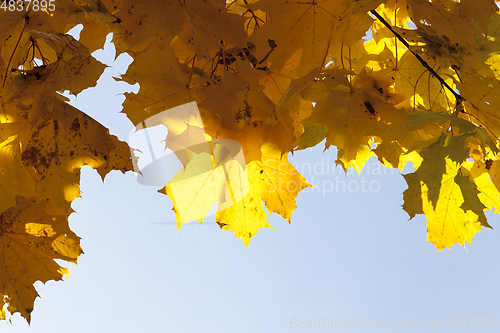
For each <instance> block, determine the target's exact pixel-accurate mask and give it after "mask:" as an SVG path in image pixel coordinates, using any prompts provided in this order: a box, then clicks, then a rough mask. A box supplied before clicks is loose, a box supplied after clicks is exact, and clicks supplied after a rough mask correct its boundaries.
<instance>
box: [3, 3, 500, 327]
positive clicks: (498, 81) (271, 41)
mask: <svg viewBox="0 0 500 333" xmlns="http://www.w3.org/2000/svg"><path fill="white" fill-rule="evenodd" d="M43 3H45V7H44V6H43ZM37 4H38V7H36V8H35V7H34V5H35V2H34V1H31V2H30V1H15V2H14V1H11V2H10V3H9V2H8V1H7V3H5V2H4V3H3V5H2V8H1V9H0V35H1V38H0V40H1V44H0V88H1V89H0V214H1V215H0V297H2V299H1V300H0V318H2V319H5V317H6V316H7V315H8V314H9V313H10V314H13V313H15V312H19V313H20V314H21V315H22V316H23V317H24V318H26V319H27V320H28V321H29V320H30V313H31V311H32V310H33V304H34V300H35V298H36V297H37V292H36V290H35V289H34V287H33V283H34V282H35V281H42V282H46V281H48V280H60V279H62V278H63V276H64V274H66V273H67V270H66V269H65V268H62V267H60V266H59V265H58V264H57V263H56V262H55V261H54V259H64V260H67V261H70V262H76V260H77V258H78V256H79V255H80V254H81V253H82V250H81V248H80V245H79V237H78V236H76V235H75V234H74V233H73V232H72V231H71V230H70V229H69V227H68V220H67V219H68V216H69V214H70V213H71V212H72V210H71V206H70V204H71V202H72V201H73V200H74V199H75V198H77V197H78V196H79V178H80V168H81V167H82V166H84V165H89V166H91V167H92V168H95V169H97V170H98V172H99V173H100V174H101V175H102V176H103V177H104V175H105V174H106V173H108V172H109V171H110V170H121V171H123V172H125V171H127V170H132V169H133V167H132V160H131V154H130V149H129V147H128V145H127V144H126V143H124V142H121V141H119V140H117V138H116V137H114V136H111V135H110V134H109V132H108V130H107V129H106V128H104V127H103V126H102V125H100V124H99V123H97V122H96V121H95V120H93V119H92V118H90V117H88V116H86V115H85V114H84V113H82V112H81V111H79V110H77V109H75V108H74V107H72V106H70V105H69V104H67V103H66V99H65V98H64V97H63V96H62V95H61V94H60V92H62V91H69V92H70V93H71V94H75V95H76V94H78V93H80V92H81V91H82V90H84V89H86V88H89V87H92V86H94V85H95V84H96V81H97V79H98V78H99V76H100V75H101V74H102V72H103V71H104V69H105V66H104V65H103V64H101V63H99V62H98V61H97V60H95V59H94V58H93V57H92V56H91V52H93V51H95V50H97V49H99V48H102V47H103V45H104V42H105V39H106V36H107V35H108V34H109V33H113V43H114V44H115V47H116V50H117V54H120V53H123V52H127V53H128V54H130V55H131V56H132V57H133V58H134V62H133V63H132V65H131V66H130V67H129V69H128V71H127V73H126V74H125V75H123V77H121V78H118V80H123V81H125V82H127V83H130V84H134V83H139V85H140V90H139V92H138V93H137V94H132V93H128V94H126V100H125V102H124V104H123V112H124V113H125V114H126V115H127V116H128V118H129V119H130V120H131V121H132V122H133V123H134V125H139V124H145V123H144V122H145V121H146V120H147V119H148V118H150V117H152V116H154V115H157V114H160V113H162V112H164V111H165V110H169V109H172V108H175V107H178V106H180V105H185V104H187V103H190V102H196V105H197V106H198V108H199V112H200V115H201V118H199V117H198V118H197V117H196V116H194V115H187V116H185V117H184V118H183V117H181V116H178V115H177V114H176V113H175V112H172V113H168V112H167V113H166V114H167V116H166V117H163V118H162V123H163V124H164V125H165V126H167V127H168V129H169V136H168V137H167V138H166V142H167V147H168V148H172V149H173V150H179V149H178V148H182V149H181V150H182V153H179V154H178V157H179V159H180V160H181V162H182V163H183V165H184V169H183V170H181V171H180V172H179V173H178V174H177V175H175V176H174V178H173V179H172V181H178V180H189V179H191V178H192V177H190V175H191V174H194V173H196V174H200V172H198V171H199V168H202V169H203V168H204V170H205V169H206V168H208V170H212V171H211V172H208V173H205V174H206V175H205V176H203V177H205V178H203V179H198V180H196V181H190V182H189V181H188V182H187V183H186V184H187V185H185V186H184V187H182V188H181V189H180V190H177V193H181V195H180V196H179V195H175V198H174V195H173V194H172V193H173V191H174V188H173V186H174V185H173V183H172V181H171V183H169V184H168V185H167V186H166V187H165V188H164V189H162V190H161V191H160V192H162V193H165V194H166V195H168V196H169V197H170V198H171V199H172V201H173V203H174V210H175V213H176V216H177V225H178V227H180V226H181V225H182V224H184V223H186V222H188V221H190V220H199V221H200V222H201V221H202V220H203V217H204V216H205V215H206V214H207V212H208V210H209V209H210V208H211V207H212V205H213V204H215V203H219V210H218V212H217V214H216V221H217V222H218V224H219V226H220V227H221V228H222V229H224V230H231V231H232V232H234V234H235V236H237V237H239V238H241V239H242V240H243V242H244V243H245V244H246V245H247V246H248V243H249V240H250V238H251V237H253V236H254V235H255V234H256V233H257V231H258V230H259V229H260V228H263V227H271V226H270V225H269V224H268V222H267V213H266V211H265V210H264V207H263V205H265V208H266V209H267V211H268V212H269V213H277V214H279V215H280V216H282V217H283V218H285V219H286V220H287V221H290V218H291V215H292V212H293V210H294V209H295V208H296V203H295V199H296V196H297V195H298V193H299V192H300V191H301V190H302V189H304V188H305V187H307V186H310V185H309V184H308V183H307V181H306V180H305V179H304V177H302V176H301V175H300V174H298V172H297V170H296V169H295V168H294V167H293V166H292V165H291V164H290V163H289V162H288V160H287V155H288V153H290V152H294V151H297V150H301V149H305V148H308V147H312V146H315V145H317V144H318V143H320V142H322V141H323V140H324V139H326V146H325V149H326V148H329V147H332V146H334V147H335V148H334V149H336V150H337V163H338V164H340V165H341V166H342V167H343V168H344V170H347V169H348V168H351V167H352V168H354V169H355V170H357V171H358V172H359V171H360V170H361V169H362V168H363V166H364V164H365V163H366V161H367V160H368V159H369V158H370V157H372V156H376V157H377V158H378V160H379V161H380V162H381V163H382V164H383V165H385V166H387V167H389V168H399V169H403V167H404V166H405V165H406V163H407V162H411V163H412V165H413V167H414V168H415V169H416V171H415V172H413V173H410V174H406V175H405V176H404V177H405V180H406V182H407V184H408V189H407V190H406V191H405V192H404V193H403V198H404V205H403V209H404V210H405V211H406V212H407V213H408V214H409V215H410V217H412V218H413V217H414V216H415V215H417V214H425V216H426V219H427V231H428V236H427V239H428V240H429V241H430V242H432V243H433V244H434V245H435V246H436V248H437V249H438V250H442V249H443V248H445V247H448V248H451V246H452V245H453V244H457V243H458V244H462V245H464V244H465V242H469V243H470V242H471V239H472V238H473V237H474V235H475V234H476V233H477V232H479V231H480V230H481V227H482V226H485V227H490V225H489V223H488V221H487V218H486V216H485V211H488V210H492V211H493V212H494V213H499V212H500V210H499V208H500V201H499V199H500V193H499V190H500V162H499V161H498V160H499V158H500V155H499V152H500V151H499V149H498V146H499V138H500V136H499V135H500V43H499V40H497V39H498V38H499V37H500V14H499V12H498V8H497V6H496V5H495V2H494V1H493V0H481V1H476V0H461V1H460V2H457V1H455V0H433V1H430V0H388V1H387V0H319V1H318V0H300V1H298V0H286V1H285V0H260V1H254V0H234V1H227V2H226V1H221V0H206V1H205V0H166V1H160V0H156V1H154V0H148V1H135V0H102V1H99V0H88V1H87V0H57V1H56V2H53V1H45V2H43V1H40V2H37ZM49 4H53V7H49V6H48V5H49ZM78 24H82V25H83V30H82V31H81V34H80V38H79V40H78V41H77V40H75V39H74V38H73V37H71V36H69V35H67V34H65V33H66V32H68V30H69V29H71V28H72V27H74V26H76V25H78ZM367 32H368V34H369V35H370V36H371V37H372V38H366V37H365V35H367ZM164 114H165V113H164ZM200 131H202V132H203V134H200V133H201V132H200ZM200 135H203V137H204V138H207V139H208V142H209V145H210V150H208V151H197V150H195V149H190V146H192V145H189V144H187V143H189V142H193V140H197V139H196V138H195V137H196V136H200ZM222 139H231V140H235V141H237V142H239V144H240V145H241V147H242V151H243V154H244V158H245V162H244V163H243V165H240V164H238V163H236V164H228V163H226V162H228V161H227V160H225V159H224V158H223V157H221V156H219V155H218V152H217V149H216V147H217V140H222ZM174 148H176V149H174ZM331 149H332V148H331ZM222 166H223V168H222ZM222 170H223V171H222ZM243 175H244V177H243ZM245 180H247V181H245ZM226 184H227V186H226V187H224V190H220V189H221V188H222V187H221V186H222V185H226ZM281 184H285V185H281ZM289 184H294V185H295V186H290V185H289ZM207 186H209V187H207ZM193 189H194V190H193ZM290 189H293V190H290ZM179 191H180V192H179ZM214 193H216V195H215V194H214ZM227 203H232V204H231V205H228V204H227Z"/></svg>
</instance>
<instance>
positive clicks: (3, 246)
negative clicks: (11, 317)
mask: <svg viewBox="0 0 500 333" xmlns="http://www.w3.org/2000/svg"><path fill="white" fill-rule="evenodd" d="M67 218H68V214H66V213H64V212H63V211H61V210H60V209H58V208H55V207H54V206H53V204H51V202H50V201H48V200H43V201H40V202H39V203H36V201H35V200H32V199H27V198H24V197H19V196H18V197H17V198H16V205H15V206H13V207H11V208H9V209H8V210H6V211H4V212H3V213H2V214H1V215H0V258H1V259H0V272H1V274H0V276H1V279H0V296H2V303H0V304H1V305H2V309H3V306H4V305H5V304H7V310H8V311H9V312H10V313H14V312H20V313H21V315H22V316H23V317H24V318H26V320H27V321H28V322H29V321H30V314H31V312H32V311H33V303H34V301H35V298H36V297H37V296H38V294H37V292H36V290H35V288H34V287H33V283H34V282H35V281H42V282H44V283H45V282H47V281H49V280H62V278H63V276H64V275H65V274H68V270H67V269H66V268H62V267H60V266H59V265H58V264H57V263H56V262H55V261H54V259H64V260H66V261H69V262H74V263H76V260H77V258H78V256H79V255H80V254H81V253H83V252H82V249H81V248H80V245H79V243H80V238H79V237H77V236H76V235H75V233H74V232H72V231H71V230H70V229H69V227H68V222H67Z"/></svg>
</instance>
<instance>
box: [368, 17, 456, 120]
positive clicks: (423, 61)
mask: <svg viewBox="0 0 500 333" xmlns="http://www.w3.org/2000/svg"><path fill="white" fill-rule="evenodd" d="M370 13H372V14H373V15H375V17H376V18H378V19H379V20H380V22H382V23H383V24H384V25H385V26H386V27H387V29H389V30H390V31H391V32H392V33H393V34H394V36H396V38H397V39H399V41H400V42H401V43H403V45H404V46H406V47H407V48H408V51H410V52H411V53H412V54H413V55H414V56H415V58H417V59H418V61H420V63H421V64H422V66H424V67H425V68H426V69H427V70H428V71H429V72H430V73H431V74H432V75H434V77H435V78H436V79H438V81H439V83H441V84H442V85H443V86H444V87H445V88H446V89H448V90H449V91H450V92H451V93H452V94H453V96H455V99H456V100H457V102H456V108H457V110H460V111H461V112H464V111H463V110H462V108H461V107H460V105H461V104H462V102H463V101H465V98H463V97H462V95H460V94H459V93H457V92H456V91H455V90H454V89H452V88H451V87H450V86H449V85H448V83H446V82H445V80H443V78H442V77H441V76H439V74H438V73H436V71H435V70H434V69H433V68H432V67H431V66H429V64H428V63H427V62H426V61H425V60H424V59H423V58H422V57H421V56H420V55H419V54H417V53H415V52H413V50H412V49H411V48H410V44H408V42H407V41H406V39H404V38H403V37H401V35H400V34H398V33H397V32H396V31H395V30H394V29H393V28H392V26H391V25H390V24H389V23H388V22H387V21H386V20H384V18H383V17H382V16H380V14H379V13H377V11H376V10H370Z"/></svg>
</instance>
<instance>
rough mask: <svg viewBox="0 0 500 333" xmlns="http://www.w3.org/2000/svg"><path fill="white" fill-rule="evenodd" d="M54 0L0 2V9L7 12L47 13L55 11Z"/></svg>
mask: <svg viewBox="0 0 500 333" xmlns="http://www.w3.org/2000/svg"><path fill="white" fill-rule="evenodd" d="M54 2H55V0H17V1H16V0H2V4H1V5H0V9H1V10H3V11H9V12H16V11H17V12H20V11H29V10H32V11H35V12H37V11H44V12H45V11H49V12H53V11H54V10H56V5H55V3H54Z"/></svg>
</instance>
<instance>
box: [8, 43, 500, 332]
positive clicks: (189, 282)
mask: <svg viewBox="0 0 500 333" xmlns="http://www.w3.org/2000/svg"><path fill="white" fill-rule="evenodd" d="M113 52H114V49H113V47H112V46H111V45H110V44H108V45H107V46H106V50H105V51H104V52H102V51H100V52H96V53H95V56H96V57H98V58H99V59H100V60H101V61H103V62H104V63H106V64H108V65H110V66H111V67H110V68H108V69H107V70H106V72H105V74H104V75H103V77H102V78H101V79H100V81H99V85H98V87H97V88H96V89H89V90H87V91H85V92H83V93H82V94H81V95H79V96H78V98H77V100H76V101H74V102H73V104H75V105H76V106H78V107H79V108H81V109H82V110H83V111H84V112H86V113H88V114H89V115H91V116H92V117H94V118H96V119H97V120H98V121H100V122H101V123H102V124H104V125H105V126H107V127H109V128H110V129H111V133H112V134H115V135H118V136H119V138H120V139H121V140H127V139H128V135H129V132H130V130H131V129H132V124H131V123H130V122H129V121H128V120H127V119H126V117H125V116H124V115H123V114H119V113H118V112H119V111H120V109H121V102H122V101H123V97H122V96H119V94H120V93H121V92H122V91H123V90H124V88H125V87H124V86H123V85H120V84H117V83H116V82H115V81H114V80H112V79H111V75H117V74H118V73H120V72H124V71H125V70H126V66H127V64H128V62H127V58H126V57H124V56H121V57H119V58H118V61H117V62H116V63H113V59H114V53H113ZM322 150H323V147H322V145H320V146H318V147H316V148H315V149H313V150H306V151H301V152H298V153H296V154H295V155H294V156H291V157H290V160H291V161H292V162H293V163H294V164H295V165H297V166H298V169H299V171H303V174H304V176H305V177H306V179H308V180H309V181H310V182H311V183H313V184H314V185H316V188H315V189H312V188H311V189H307V190H305V191H304V192H303V193H301V194H300V195H299V196H298V209H297V210H296V211H295V212H294V213H293V216H292V223H291V225H288V223H287V222H286V221H285V220H283V219H282V218H280V217H278V216H276V215H273V216H271V217H270V219H269V222H270V223H271V225H272V226H273V227H274V229H275V230H274V231H273V230H270V229H265V230H260V231H259V232H258V234H257V236H256V237H255V238H253V239H252V240H251V241H250V249H249V250H247V249H246V248H245V246H244V245H243V242H242V241H241V240H239V239H237V238H235V237H234V236H233V234H232V233H231V232H229V231H221V230H220V229H219V227H218V226H217V225H215V224H213V223H211V224H210V223H207V224H206V225H201V226H200V225H199V224H194V223H193V224H189V225H186V226H183V227H182V228H181V229H180V231H179V232H178V233H176V232H175V226H174V225H172V224H157V222H168V221H170V222H171V221H174V219H175V216H174V213H173V211H172V210H171V208H172V204H171V202H170V200H169V199H168V198H167V197H166V196H164V195H162V194H158V193H156V189H155V188H153V187H146V186H142V185H140V184H138V183H137V181H136V179H135V175H134V174H133V173H132V172H129V173H127V174H125V175H124V174H121V173H119V172H112V173H110V174H109V175H108V176H107V177H106V179H105V181H104V184H103V183H102V181H101V179H100V177H99V175H98V174H97V173H96V172H95V171H94V170H92V169H90V168H88V167H85V168H84V169H83V170H82V179H81V192H82V197H81V198H79V199H76V200H75V201H74V203H73V205H72V206H73V208H74V210H75V211H76V213H74V214H72V215H71V217H70V226H71V228H72V229H73V230H74V231H75V232H76V233H77V234H78V235H79V236H80V237H82V246H83V249H84V251H85V254H84V255H82V256H81V257H80V259H79V261H78V266H75V265H69V267H70V276H69V279H68V280H67V281H65V282H57V283H56V282H49V283H47V284H46V285H43V284H41V283H37V284H36V287H37V289H38V290H39V293H40V295H41V298H38V299H37V301H36V302H35V310H34V312H33V314H32V324H31V327H29V328H28V326H27V324H26V323H25V321H24V319H22V318H21V317H20V316H19V315H14V316H13V319H12V324H6V323H3V322H2V323H0V331H1V332H8V333H13V332H15V333H18V332H19V333H20V332H32V333H35V332H44V333H45V332H51V333H59V332H61V333H62V332H72V333H77V332H85V333H87V332H97V333H100V332H120V333H128V332H130V333H136V332H152V333H156V332H175V333H177V332H214V333H226V332H227V333H237V332H259V333H260V332H263V333H267V332H270V333H276V332H302V331H325V330H326V331H328V330H330V331H332V329H330V328H331V327H332V326H333V327H334V328H335V325H337V328H339V325H341V326H344V328H341V329H340V330H343V331H349V330H351V329H354V328H355V327H358V331H365V330H366V328H367V327H368V328H369V327H370V324H367V323H366V322H367V321H370V322H371V325H372V327H373V330H375V328H377V325H382V322H384V326H383V327H388V326H389V322H390V324H391V325H392V329H393V330H394V329H397V327H398V326H403V327H404V326H405V325H406V327H407V328H411V327H414V329H413V331H415V332H436V331H439V332H444V331H448V330H447V329H446V327H445V326H444V325H445V324H446V320H447V319H449V325H450V326H449V330H450V331H454V330H453V329H452V323H453V322H452V319H453V318H456V319H458V320H460V318H464V319H465V321H466V325H467V329H465V330H464V329H462V330H460V331H462V332H464V331H466V332H471V331H475V327H476V325H478V327H479V321H476V320H477V319H481V320H482V323H483V329H481V330H478V331H484V327H485V323H486V321H485V320H486V319H489V320H492V319H493V318H497V319H496V321H497V323H498V322H499V321H500V287H499V283H498V282H499V281H498V280H499V277H500V266H499V264H498V257H499V255H500V233H499V232H498V231H492V230H485V229H483V231H482V232H481V233H480V234H478V235H477V236H476V237H475V238H474V239H473V242H472V245H467V250H466V249H464V248H463V247H461V246H457V245H455V246H454V247H453V248H452V250H448V249H445V250H444V251H442V252H440V253H438V252H437V251H436V249H435V248H434V246H433V245H432V244H431V243H429V242H426V241H425V237H426V227H425V219H424V218H423V217H422V216H418V217H416V218H415V219H414V220H412V221H408V216H407V214H406V213H405V212H404V211H403V210H402V208H401V205H402V203H403V201H402V192H403V191H404V190H405V189H406V185H405V182H404V179H403V177H402V176H401V175H400V174H399V173H398V172H395V171H393V172H391V171H390V170H388V169H386V168H383V167H381V166H380V165H379V163H378V162H377V161H376V160H375V159H372V160H370V161H369V163H368V165H369V169H365V170H363V172H362V173H361V176H359V177H358V176H357V175H355V174H352V173H350V174H349V175H347V176H344V175H343V173H342V172H341V170H340V168H336V167H334V160H335V153H334V152H333V150H331V149H330V150H329V151H326V152H324V153H323V152H322ZM308 165H311V166H312V167H311V168H309V167H308ZM321 168H323V171H321V170H322V169H321ZM327 169H328V170H329V172H327V171H326V170H327ZM332 170H334V174H332ZM405 171H406V170H405ZM342 182H344V184H345V190H344V185H343V183H342ZM370 185H371V188H370ZM363 186H364V189H365V191H366V192H363ZM330 189H331V191H329V190H330ZM356 189H357V190H356ZM370 189H371V190H370ZM492 215H493V214H489V216H488V217H489V218H490V219H491V225H492V226H493V227H494V228H495V227H497V228H498V229H500V224H499V223H498V222H499V217H498V216H492ZM63 265H67V264H66V263H64V262H63ZM468 318H474V323H473V324H472V328H471V329H469V325H470V324H471V319H468ZM308 321H309V322H311V323H310V324H311V325H314V321H317V322H318V323H316V329H309V330H308V329H301V327H303V328H306V327H307V324H308ZM429 321H431V322H432V325H434V327H436V326H435V325H436V324H437V325H438V328H439V329H438V330H433V329H430V328H429ZM436 321H437V322H436ZM419 322H421V323H422V325H423V329H418V325H419ZM358 323H359V326H352V325H353V324H354V325H357V324H358ZM327 325H328V327H327ZM460 325H461V323H460V322H459V323H458V326H460ZM491 325H492V324H490V329H489V330H487V331H493V332H497V331H498V332H500V327H498V328H497V329H496V330H493V329H491V327H492V326H491ZM499 325H500V323H499ZM319 326H321V328H320V327H319ZM378 327H379V329H378V330H376V331H380V330H382V326H378ZM403 330H404V329H401V331H403ZM409 330H411V329H409Z"/></svg>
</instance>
